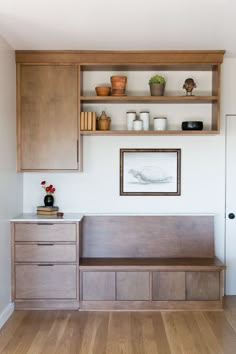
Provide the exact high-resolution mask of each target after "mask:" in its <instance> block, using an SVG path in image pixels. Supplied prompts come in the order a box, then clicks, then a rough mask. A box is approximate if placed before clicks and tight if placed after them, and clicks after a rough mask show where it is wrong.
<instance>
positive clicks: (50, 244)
mask: <svg viewBox="0 0 236 354" xmlns="http://www.w3.org/2000/svg"><path fill="white" fill-rule="evenodd" d="M37 246H54V243H37Z"/></svg>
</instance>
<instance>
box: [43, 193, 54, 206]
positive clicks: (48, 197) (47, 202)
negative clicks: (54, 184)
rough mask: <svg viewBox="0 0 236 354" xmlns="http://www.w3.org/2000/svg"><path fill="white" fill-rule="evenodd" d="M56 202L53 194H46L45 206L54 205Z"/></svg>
mask: <svg viewBox="0 0 236 354" xmlns="http://www.w3.org/2000/svg"><path fill="white" fill-rule="evenodd" d="M53 204H54V197H53V195H52V194H46V195H45V197H44V205H45V207H52V206H53Z"/></svg>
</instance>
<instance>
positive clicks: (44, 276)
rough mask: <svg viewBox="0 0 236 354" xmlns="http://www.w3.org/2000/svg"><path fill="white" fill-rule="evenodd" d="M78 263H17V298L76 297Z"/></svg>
mask: <svg viewBox="0 0 236 354" xmlns="http://www.w3.org/2000/svg"><path fill="white" fill-rule="evenodd" d="M76 275H77V271H76V265H65V264H61V265H60V264H53V265H46V264H44V265H37V264H34V265H33V264H27V265H24V264H16V265H15V298H16V299H76V297H77V279H76Z"/></svg>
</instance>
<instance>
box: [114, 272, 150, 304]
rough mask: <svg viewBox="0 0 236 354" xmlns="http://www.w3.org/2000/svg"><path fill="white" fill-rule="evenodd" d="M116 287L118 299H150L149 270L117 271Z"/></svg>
mask: <svg viewBox="0 0 236 354" xmlns="http://www.w3.org/2000/svg"><path fill="white" fill-rule="evenodd" d="M116 288H117V296H116V299H117V300H118V301H123V300H149V299H150V291H149V272H117V273H116Z"/></svg>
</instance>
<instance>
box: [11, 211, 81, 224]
mask: <svg viewBox="0 0 236 354" xmlns="http://www.w3.org/2000/svg"><path fill="white" fill-rule="evenodd" d="M83 216H84V215H83V214H78V213H65V214H64V215H63V218H58V217H57V216H56V215H55V216H54V215H53V216H47V215H46V216H45V215H37V214H20V215H17V216H16V217H14V218H12V219H11V221H13V222H20V221H22V222H27V221H32V222H33V221H36V222H39V221H43V222H47V221H53V222H63V221H81V220H82V219H83Z"/></svg>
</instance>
